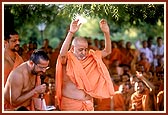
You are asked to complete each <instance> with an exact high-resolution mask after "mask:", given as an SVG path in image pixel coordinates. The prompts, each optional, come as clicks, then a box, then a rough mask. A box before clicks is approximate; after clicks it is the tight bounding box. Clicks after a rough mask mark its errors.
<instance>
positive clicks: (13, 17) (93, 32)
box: [4, 2, 165, 48]
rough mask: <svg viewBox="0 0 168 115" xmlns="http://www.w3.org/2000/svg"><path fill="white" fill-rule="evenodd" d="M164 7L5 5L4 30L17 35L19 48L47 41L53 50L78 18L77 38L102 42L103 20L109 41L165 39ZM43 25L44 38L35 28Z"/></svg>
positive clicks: (142, 5) (147, 4)
mask: <svg viewBox="0 0 168 115" xmlns="http://www.w3.org/2000/svg"><path fill="white" fill-rule="evenodd" d="M164 8H165V7H164V4H163V3H156V4H155V3H152V4H150V3H144V2H143V3H142V4H128V3H124V4H113V3H112V2H111V3H108V4H53V3H52V4H33V3H31V4H4V12H5V15H4V21H5V24H4V28H5V31H8V30H9V29H16V30H17V31H18V32H19V35H20V39H21V45H22V44H24V43H28V42H29V41H34V42H37V43H38V47H41V44H42V40H43V39H44V38H48V39H49V40H50V45H51V46H52V47H53V48H56V47H57V46H58V44H59V43H60V41H61V40H63V39H64V38H65V35H66V31H67V29H68V26H69V24H70V23H71V20H73V19H75V17H76V16H77V15H81V16H83V17H84V18H86V19H87V22H86V23H84V24H82V26H81V28H80V30H79V31H78V32H77V33H76V35H78V36H86V37H91V38H92V39H94V38H98V39H103V33H102V32H101V31H100V29H99V21H100V19H101V18H105V19H106V20H107V21H108V23H109V25H110V32H111V39H112V40H116V41H118V40H121V39H123V40H124V41H125V42H126V41H132V42H133V43H134V42H136V41H137V40H144V39H147V38H148V37H149V36H152V37H153V38H154V43H155V40H156V37H158V36H161V37H163V38H164V15H165V14H164V13H165V12H164ZM42 22H43V23H45V24H46V28H45V30H44V32H43V38H42V37H41V33H40V31H39V30H38V28H37V25H38V24H39V23H42Z"/></svg>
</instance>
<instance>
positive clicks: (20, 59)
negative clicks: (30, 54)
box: [4, 53, 24, 86]
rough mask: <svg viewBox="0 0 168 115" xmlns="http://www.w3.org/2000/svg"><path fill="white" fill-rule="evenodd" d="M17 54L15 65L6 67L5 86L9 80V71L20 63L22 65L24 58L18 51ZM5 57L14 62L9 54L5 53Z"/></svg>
mask: <svg viewBox="0 0 168 115" xmlns="http://www.w3.org/2000/svg"><path fill="white" fill-rule="evenodd" d="M15 54H16V59H15V62H14V65H13V68H8V69H4V86H5V84H6V81H7V78H8V75H9V73H10V72H11V71H12V70H13V69H15V68H16V67H17V66H18V65H20V64H21V63H23V62H24V61H23V59H22V57H21V56H19V54H18V53H15ZM5 58H6V59H7V60H9V61H11V62H12V60H11V58H10V57H9V55H7V54H5Z"/></svg>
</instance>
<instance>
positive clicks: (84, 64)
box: [56, 50, 114, 108]
mask: <svg viewBox="0 0 168 115" xmlns="http://www.w3.org/2000/svg"><path fill="white" fill-rule="evenodd" d="M66 74H67V76H68V77H69V78H70V80H71V81H72V82H73V83H74V84H76V86H77V88H78V89H82V90H83V91H84V92H85V93H87V94H89V95H90V96H92V97H94V98H110V96H113V95H114V88H113V83H112V81H111V78H110V74H109V72H108V70H107V67H106V66H105V64H104V63H103V61H102V55H101V51H98V50H97V51H94V50H89V54H88V57H87V58H86V59H84V60H83V61H79V60H78V59H77V58H76V57H75V56H74V55H73V53H72V52H71V51H68V53H67V63H66ZM62 77H63V65H62V63H61V57H60V56H58V59H57V64H56V96H57V102H58V106H59V108H60V107H61V106H60V105H61V99H62V92H61V90H62V79H63V78H62Z"/></svg>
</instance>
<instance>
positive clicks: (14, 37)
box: [10, 34, 19, 39]
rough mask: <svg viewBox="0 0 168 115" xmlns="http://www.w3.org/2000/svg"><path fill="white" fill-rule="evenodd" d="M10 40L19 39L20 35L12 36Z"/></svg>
mask: <svg viewBox="0 0 168 115" xmlns="http://www.w3.org/2000/svg"><path fill="white" fill-rule="evenodd" d="M10 38H13V39H18V38H19V35H17V34H16V35H10Z"/></svg>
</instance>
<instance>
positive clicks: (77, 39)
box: [72, 37, 88, 46]
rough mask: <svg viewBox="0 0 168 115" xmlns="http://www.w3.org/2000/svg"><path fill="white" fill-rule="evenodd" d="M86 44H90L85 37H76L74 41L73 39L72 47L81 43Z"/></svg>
mask: <svg viewBox="0 0 168 115" xmlns="http://www.w3.org/2000/svg"><path fill="white" fill-rule="evenodd" d="M81 42H82V43H86V44H88V42H87V40H86V39H85V38H83V37H75V38H74V39H73V41H72V45H73V46H76V45H78V44H79V43H81Z"/></svg>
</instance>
